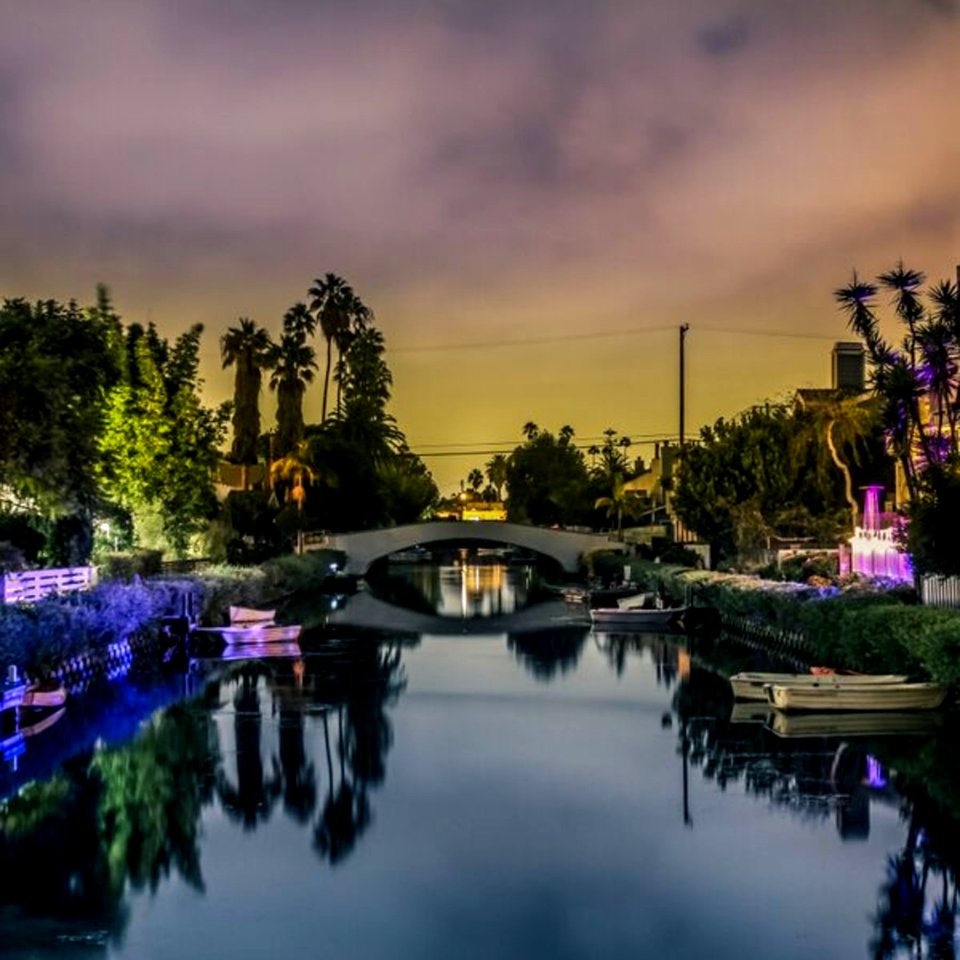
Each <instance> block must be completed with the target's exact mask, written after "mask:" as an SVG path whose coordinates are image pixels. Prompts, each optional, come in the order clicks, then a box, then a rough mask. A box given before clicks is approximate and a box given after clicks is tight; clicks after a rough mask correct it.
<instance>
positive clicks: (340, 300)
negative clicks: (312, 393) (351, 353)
mask: <svg viewBox="0 0 960 960" xmlns="http://www.w3.org/2000/svg"><path fill="white" fill-rule="evenodd" d="M309 293H310V296H311V298H312V299H311V301H310V309H311V310H312V311H313V312H314V314H315V315H316V318H317V323H318V324H319V327H320V332H321V333H322V334H323V337H324V339H325V340H326V341H327V358H326V365H325V367H324V373H323V407H322V413H321V420H326V419H327V398H328V393H329V387H330V370H331V367H332V352H333V346H334V345H336V347H337V354H338V365H339V363H340V361H341V360H342V359H343V358H344V355H345V354H346V352H347V350H348V349H349V346H350V344H351V342H352V340H353V338H354V336H356V335H358V334H360V333H362V332H363V330H364V329H365V328H366V326H367V323H368V322H369V321H370V320H371V319H372V316H373V315H372V313H371V311H370V309H369V308H368V307H367V306H365V304H364V303H363V301H361V300H360V298H359V297H358V296H357V295H356V293H354V291H353V288H352V287H351V286H350V285H349V284H348V283H347V282H346V280H344V279H343V277H339V276H337V275H336V274H335V273H327V274H325V275H324V276H323V277H322V278H320V277H318V278H317V279H316V280H314V282H313V286H312V287H311V288H310V291H309ZM338 396H339V394H338ZM337 407H338V409H339V400H338V403H337Z"/></svg>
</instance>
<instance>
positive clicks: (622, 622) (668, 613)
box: [590, 607, 686, 631]
mask: <svg viewBox="0 0 960 960" xmlns="http://www.w3.org/2000/svg"><path fill="white" fill-rule="evenodd" d="M685 612H686V607H668V608H666V609H663V610H635V609H634V610H630V609H628V610H621V609H620V608H619V607H600V608H599V609H596V610H591V611H590V622H591V623H592V624H593V625H594V626H595V627H603V628H604V629H611V628H614V627H615V628H616V629H617V630H628V631H629V630H637V631H643V630H665V629H669V628H671V627H673V626H679V625H680V621H681V619H682V618H683V615H684V613H685Z"/></svg>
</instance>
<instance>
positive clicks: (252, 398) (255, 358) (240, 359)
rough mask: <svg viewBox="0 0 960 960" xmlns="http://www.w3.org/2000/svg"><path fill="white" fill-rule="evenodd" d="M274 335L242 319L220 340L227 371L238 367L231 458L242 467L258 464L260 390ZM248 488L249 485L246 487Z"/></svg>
mask: <svg viewBox="0 0 960 960" xmlns="http://www.w3.org/2000/svg"><path fill="white" fill-rule="evenodd" d="M272 347H273V344H272V343H271V341H270V334H268V333H267V331H266V330H264V329H263V327H258V326H257V324H256V323H254V321H253V320H251V319H250V318H249V317H240V319H239V320H238V322H237V325H236V326H235V327H230V328H229V329H228V330H227V332H226V333H225V334H224V335H223V336H222V337H221V338H220V359H221V360H222V361H223V367H224V369H226V368H227V367H229V366H236V371H235V374H234V381H233V446H232V448H231V450H230V455H231V457H232V458H233V459H234V460H235V461H236V462H237V463H240V464H244V465H247V464H251V463H256V462H257V441H258V440H259V438H260V386H261V383H262V381H263V371H264V370H265V369H267V368H268V367H269V365H270V362H271V348H272ZM244 487H246V483H244Z"/></svg>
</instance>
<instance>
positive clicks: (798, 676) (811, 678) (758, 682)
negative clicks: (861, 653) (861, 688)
mask: <svg viewBox="0 0 960 960" xmlns="http://www.w3.org/2000/svg"><path fill="white" fill-rule="evenodd" d="M906 680H907V678H906V677H904V676H901V675H900V674H895V673H887V674H851V675H844V674H839V673H828V674H822V673H821V674H816V673H762V672H754V673H750V672H747V673H735V674H734V675H733V676H732V677H731V678H730V686H731V687H732V688H733V696H734V698H735V699H736V700H763V701H764V702H766V701H767V692H766V690H765V689H764V688H765V687H766V686H767V685H768V684H771V683H778V684H780V685H781V686H791V685H793V686H809V685H811V684H828V683H844V684H850V685H857V684H876V683H888V684H889V683H905V682H906Z"/></svg>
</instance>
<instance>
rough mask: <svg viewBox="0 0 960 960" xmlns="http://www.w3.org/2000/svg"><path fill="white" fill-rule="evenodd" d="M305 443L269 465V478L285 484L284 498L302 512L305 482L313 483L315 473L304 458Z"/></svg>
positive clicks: (305, 495) (315, 476)
mask: <svg viewBox="0 0 960 960" xmlns="http://www.w3.org/2000/svg"><path fill="white" fill-rule="evenodd" d="M305 448H306V444H304V443H300V444H299V445H298V449H297V451H296V453H288V454H287V455H286V456H285V457H281V458H280V459H279V460H274V461H273V463H272V464H271V465H270V479H271V480H272V481H273V482H274V483H276V482H280V483H283V484H285V485H286V488H287V491H286V494H285V496H284V499H285V500H292V501H293V502H294V503H296V505H297V512H298V513H303V501H304V500H306V499H307V490H306V486H305V484H310V483H313V482H314V480H316V478H317V475H316V474H315V473H314V471H313V469H312V468H311V467H310V466H309V465H308V464H307V463H306V461H305V460H304V455H305V453H306V449H305Z"/></svg>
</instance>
